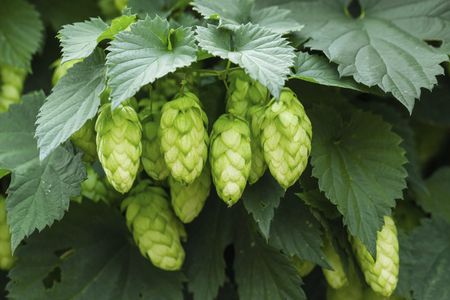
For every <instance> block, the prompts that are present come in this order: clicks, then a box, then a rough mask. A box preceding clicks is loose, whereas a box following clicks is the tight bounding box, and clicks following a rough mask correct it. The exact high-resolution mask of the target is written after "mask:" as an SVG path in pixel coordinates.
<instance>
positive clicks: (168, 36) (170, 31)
mask: <svg viewBox="0 0 450 300" xmlns="http://www.w3.org/2000/svg"><path fill="white" fill-rule="evenodd" d="M174 32H175V29H173V28H170V30H169V34H168V35H167V50H169V51H172V50H173V47H172V41H171V40H170V38H171V36H172V33H174Z"/></svg>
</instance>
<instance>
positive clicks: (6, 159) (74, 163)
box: [0, 93, 86, 250]
mask: <svg viewBox="0 0 450 300" xmlns="http://www.w3.org/2000/svg"><path fill="white" fill-rule="evenodd" d="M44 99H45V96H44V94H43V93H34V94H31V95H29V96H26V97H24V98H23V104H20V105H13V106H11V107H10V110H9V112H7V113H5V114H2V115H0V168H4V169H8V170H11V171H12V177H11V178H12V179H11V184H10V186H9V189H8V198H7V211H8V224H9V226H10V231H11V244H12V245H11V247H12V249H13V250H14V249H15V248H16V247H17V246H18V245H19V243H20V242H21V241H22V240H23V239H24V238H25V237H26V236H29V235H30V234H31V233H33V232H34V231H35V229H38V230H42V229H44V228H45V227H46V226H49V225H51V224H52V223H53V222H54V221H55V220H59V219H61V218H62V217H63V215H64V213H65V211H66V210H67V209H68V208H69V200H70V197H72V196H78V195H79V194H80V183H81V181H83V180H84V179H85V177H86V172H85V169H84V166H83V164H82V162H81V155H80V154H78V155H74V153H73V149H71V148H69V147H59V148H57V149H56V150H55V151H54V152H53V153H52V154H51V155H50V156H49V157H47V158H46V159H45V160H44V161H39V152H38V149H37V144H36V140H35V139H34V120H35V119H36V115H37V113H38V111H39V108H40V107H41V105H42V103H43V102H44Z"/></svg>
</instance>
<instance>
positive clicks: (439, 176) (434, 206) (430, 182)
mask: <svg viewBox="0 0 450 300" xmlns="http://www.w3.org/2000/svg"><path fill="white" fill-rule="evenodd" d="M449 183H450V167H441V168H440V169H438V170H437V171H436V172H434V173H433V175H432V176H431V177H430V178H428V179H427V181H426V185H427V187H428V191H429V193H420V194H418V197H417V200H418V203H419V204H420V206H421V207H422V208H423V209H424V210H425V211H426V212H428V213H431V214H432V215H433V217H439V218H442V219H444V220H446V221H447V222H450V201H449V199H450V189H449Z"/></svg>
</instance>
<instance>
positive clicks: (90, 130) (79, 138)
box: [70, 120, 97, 162]
mask: <svg viewBox="0 0 450 300" xmlns="http://www.w3.org/2000/svg"><path fill="white" fill-rule="evenodd" d="M95 136H96V134H95V122H94V120H88V121H87V122H86V123H85V124H84V125H83V126H82V127H81V128H80V129H79V130H78V131H77V132H75V133H74V134H72V136H71V137H70V140H71V141H72V142H73V143H74V144H75V146H77V147H78V148H80V149H81V150H82V151H83V154H84V155H83V158H84V160H86V161H88V162H92V161H95V159H96V158H97V145H96V144H95Z"/></svg>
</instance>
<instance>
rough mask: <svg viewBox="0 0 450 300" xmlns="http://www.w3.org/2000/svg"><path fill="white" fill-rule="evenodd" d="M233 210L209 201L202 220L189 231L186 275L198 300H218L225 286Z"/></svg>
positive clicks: (213, 198) (231, 236) (197, 220)
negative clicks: (226, 255)
mask: <svg viewBox="0 0 450 300" xmlns="http://www.w3.org/2000/svg"><path fill="white" fill-rule="evenodd" d="M231 212H232V210H230V209H227V207H226V206H225V204H224V203H223V202H222V201H220V200H219V199H218V198H217V196H216V195H215V194H214V196H212V197H210V198H209V199H208V201H207V204H206V206H205V208H204V209H203V211H202V213H201V214H200V216H199V218H198V219H196V220H195V221H194V223H193V224H192V225H191V226H189V227H188V236H189V241H188V244H187V248H186V250H187V251H186V252H187V254H186V263H185V264H186V272H187V275H188V278H189V283H188V287H189V291H190V292H192V293H193V294H194V298H195V299H202V300H203V299H204V300H208V299H211V300H213V299H216V297H217V294H218V292H219V288H220V287H221V286H223V284H224V283H225V260H224V251H225V248H226V247H227V246H228V245H229V244H231V242H232V238H233V229H234V228H233V226H234V222H233V219H232V218H233V216H232V215H231Z"/></svg>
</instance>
